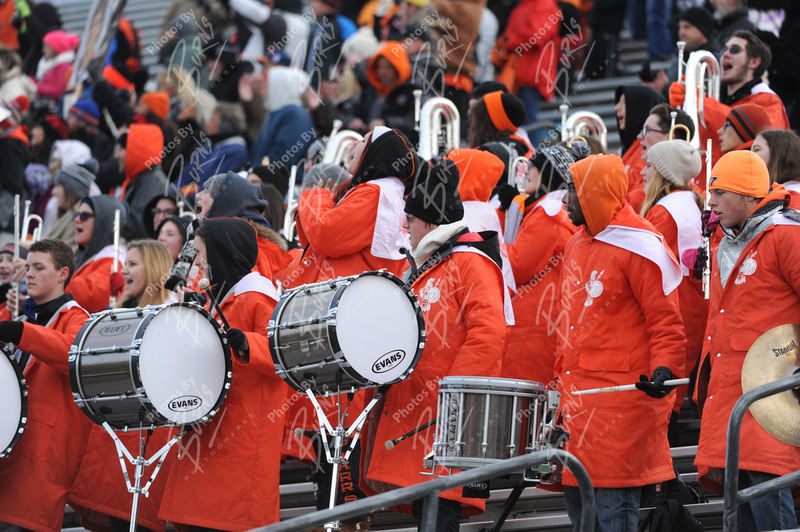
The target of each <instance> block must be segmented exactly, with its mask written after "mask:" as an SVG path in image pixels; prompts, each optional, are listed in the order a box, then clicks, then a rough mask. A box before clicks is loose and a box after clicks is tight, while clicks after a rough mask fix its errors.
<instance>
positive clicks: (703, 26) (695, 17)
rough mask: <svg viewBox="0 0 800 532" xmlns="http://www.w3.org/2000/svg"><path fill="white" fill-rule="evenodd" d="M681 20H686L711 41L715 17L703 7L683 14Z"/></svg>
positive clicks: (690, 9) (692, 8)
mask: <svg viewBox="0 0 800 532" xmlns="http://www.w3.org/2000/svg"><path fill="white" fill-rule="evenodd" d="M680 20H684V21H686V22H688V23H689V24H691V25H692V26H694V27H695V28H697V29H698V30H700V33H702V34H703V35H705V36H706V39H710V38H711V36H712V35H713V34H714V16H713V15H712V14H711V13H709V12H708V10H706V9H703V8H702V7H690V8H689V9H687V10H686V11H684V12H683V13H681V18H680Z"/></svg>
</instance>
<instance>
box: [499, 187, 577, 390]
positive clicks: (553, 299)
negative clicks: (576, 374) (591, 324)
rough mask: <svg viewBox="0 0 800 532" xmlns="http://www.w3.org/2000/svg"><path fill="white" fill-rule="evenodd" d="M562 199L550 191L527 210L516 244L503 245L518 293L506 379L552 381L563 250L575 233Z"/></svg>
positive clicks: (504, 375) (557, 193)
mask: <svg viewBox="0 0 800 532" xmlns="http://www.w3.org/2000/svg"><path fill="white" fill-rule="evenodd" d="M563 195H564V191H563V190H561V191H555V192H550V193H549V194H546V195H545V196H543V197H542V198H541V199H539V201H537V202H536V203H535V204H533V205H531V206H530V207H529V208H528V209H527V212H526V213H525V217H524V218H523V219H522V224H521V225H520V228H519V231H518V233H517V239H516V240H515V241H514V243H513V244H507V245H508V256H509V260H510V261H511V268H512V269H513V270H514V279H515V280H516V281H517V291H516V295H515V297H514V299H513V300H512V303H513V305H514V320H515V325H514V326H513V327H511V328H510V329H509V334H508V341H507V343H506V349H505V354H504V356H503V371H502V376H503V377H505V378H509V379H523V380H529V381H536V382H540V383H542V384H545V385H547V384H548V383H550V382H551V381H552V380H553V367H554V366H555V362H556V346H557V335H556V327H557V317H558V308H557V301H558V296H559V292H560V290H559V278H560V276H561V270H562V267H563V264H564V245H565V244H566V242H567V240H569V238H570V237H571V236H572V235H573V234H575V232H576V231H577V230H578V228H577V227H575V226H574V225H573V224H572V222H571V221H570V220H569V218H567V214H566V212H565V211H564V209H563V205H562V203H561V198H562V197H563Z"/></svg>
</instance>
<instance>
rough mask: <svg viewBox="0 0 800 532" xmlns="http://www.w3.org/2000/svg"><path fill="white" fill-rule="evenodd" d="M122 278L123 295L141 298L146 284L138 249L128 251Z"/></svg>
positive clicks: (145, 272)
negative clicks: (123, 281) (123, 283)
mask: <svg viewBox="0 0 800 532" xmlns="http://www.w3.org/2000/svg"><path fill="white" fill-rule="evenodd" d="M122 277H123V278H124V279H125V295H126V296H128V297H130V298H135V299H138V298H140V297H142V294H144V289H145V288H146V284H147V269H146V268H145V265H144V258H143V257H142V252H141V251H140V250H139V248H130V249H129V250H128V253H127V254H126V256H125V267H124V268H123V269H122Z"/></svg>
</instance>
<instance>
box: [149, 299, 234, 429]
mask: <svg viewBox="0 0 800 532" xmlns="http://www.w3.org/2000/svg"><path fill="white" fill-rule="evenodd" d="M139 349H140V355H139V371H140V373H141V380H142V385H143V386H144V389H145V391H146V392H147V397H148V398H149V399H150V401H151V402H152V404H153V406H154V407H155V409H156V410H158V411H159V412H160V413H161V415H163V416H164V417H165V418H167V419H169V420H170V421H172V422H175V423H180V424H189V423H194V422H197V421H199V420H200V419H202V418H203V416H205V415H207V414H208V413H209V412H210V411H211V410H212V409H213V408H214V405H215V404H216V403H217V400H218V399H219V397H220V395H221V394H222V390H223V386H224V383H225V355H224V348H223V346H222V342H221V341H220V338H219V336H217V332H216V330H215V329H214V326H213V325H212V324H211V322H209V321H208V320H207V319H206V318H205V316H204V315H203V314H201V313H200V312H198V311H197V310H194V309H192V308H190V307H186V306H180V305H173V306H168V307H165V308H164V309H162V310H160V311H159V312H158V313H157V314H156V315H155V317H154V318H153V319H152V321H150V323H149V324H148V325H147V329H146V330H145V333H144V338H143V339H142V345H141V346H140V348H139Z"/></svg>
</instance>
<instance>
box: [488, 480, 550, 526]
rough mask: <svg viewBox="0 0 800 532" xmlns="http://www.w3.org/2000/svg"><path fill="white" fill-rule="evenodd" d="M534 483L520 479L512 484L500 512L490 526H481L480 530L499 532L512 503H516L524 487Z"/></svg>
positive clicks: (512, 507)
mask: <svg viewBox="0 0 800 532" xmlns="http://www.w3.org/2000/svg"><path fill="white" fill-rule="evenodd" d="M535 485H536V483H535V482H530V481H528V480H525V479H522V480H521V481H520V482H519V484H517V485H516V486H514V489H513V490H511V494H510V495H509V496H508V499H506V502H505V504H503V507H502V508H501V509H500V513H499V514H497V517H495V519H494V522H493V523H492V526H490V527H489V528H482V529H481V530H480V532H499V530H500V529H501V528H502V527H503V524H504V523H505V522H506V519H508V516H509V515H511V510H513V509H514V505H515V504H517V501H518V500H519V498H520V496H521V495H522V492H523V491H525V488H527V487H529V486H535Z"/></svg>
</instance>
